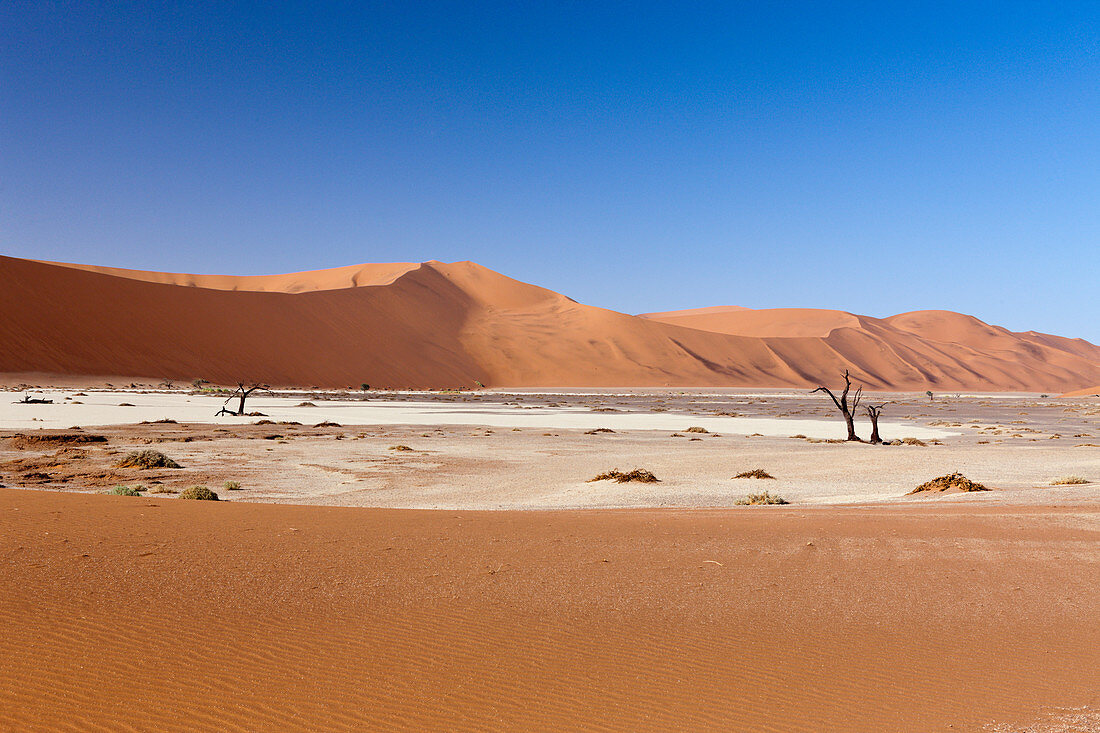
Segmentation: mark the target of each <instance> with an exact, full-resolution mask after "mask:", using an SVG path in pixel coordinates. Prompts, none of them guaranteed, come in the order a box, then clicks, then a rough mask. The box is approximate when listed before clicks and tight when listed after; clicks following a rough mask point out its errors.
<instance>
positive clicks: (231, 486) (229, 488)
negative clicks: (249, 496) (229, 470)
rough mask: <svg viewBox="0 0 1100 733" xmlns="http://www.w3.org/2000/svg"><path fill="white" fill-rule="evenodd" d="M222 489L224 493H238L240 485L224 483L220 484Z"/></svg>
mask: <svg viewBox="0 0 1100 733" xmlns="http://www.w3.org/2000/svg"><path fill="white" fill-rule="evenodd" d="M222 488H223V489H225V490H226V491H239V490H240V488H241V483H240V482H239V481H226V482H225V483H224V484H222Z"/></svg>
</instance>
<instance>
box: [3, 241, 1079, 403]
mask: <svg viewBox="0 0 1100 733" xmlns="http://www.w3.org/2000/svg"><path fill="white" fill-rule="evenodd" d="M0 310H2V311H3V313H4V314H5V318H4V319H3V320H2V321H0V375H5V376H6V381H7V383H12V382H13V379H12V376H13V375H28V374H38V375H44V379H43V380H42V382H44V383H56V381H57V380H58V379H59V378H66V377H81V378H84V377H100V378H107V379H106V381H112V382H114V380H115V377H117V376H118V375H122V377H123V378H125V380H126V381H124V382H123V384H127V383H129V382H130V381H142V382H148V381H149V380H154V381H157V380H161V379H164V378H169V379H174V380H177V381H186V382H189V381H191V380H193V379H199V378H201V379H206V380H209V381H211V382H214V383H217V384H235V383H236V382H237V381H239V380H256V381H261V382H267V383H270V384H274V385H278V386H284V387H289V386H299V387H311V386H315V385H317V386H322V387H329V388H336V387H358V386H359V385H360V384H363V383H366V384H370V385H372V386H375V387H389V388H405V387H418V388H440V387H452V388H457V387H465V388H472V387H475V386H476V385H477V384H479V383H480V384H483V385H487V386H498V387H512V388H515V387H532V386H541V387H545V386H554V387H625V386H650V387H669V386H692V387H705V386H714V387H719V386H725V387H806V386H816V385H817V384H820V383H823V382H833V381H835V379H836V377H837V375H838V374H839V373H841V372H842V371H843V370H844V369H846V368H851V369H852V370H853V371H854V372H855V373H856V374H857V376H858V377H859V380H860V382H861V383H862V384H864V385H865V386H866V387H867V388H869V389H880V390H912V391H924V390H926V389H932V390H933V391H935V392H940V391H958V390H980V391H1000V390H1004V391H1032V392H1049V393H1053V394H1060V393H1065V392H1068V391H1071V390H1076V389H1081V388H1084V387H1087V386H1089V385H1093V384H1097V383H1100V347H1097V346H1095V345H1093V344H1090V343H1088V342H1086V341H1082V340H1080V339H1068V338H1061V337H1057V336H1049V335H1045V334H1038V333H1033V332H1028V333H1013V332H1010V331H1007V330H1005V329H1003V328H999V327H995V326H990V325H988V324H985V323H982V322H981V321H979V320H978V319H976V318H973V317H970V316H964V315H960V314H955V313H947V312H941V311H926V312H918V313H908V314H902V315H898V316H893V317H891V318H887V319H876V318H868V317H865V316H857V315H854V314H850V313H839V312H835V311H806V310H800V309H782V310H780V311H751V310H747V309H740V310H739V309H730V308H725V309H717V310H716V311H715V310H713V309H711V310H708V309H704V310H703V311H702V312H698V311H697V312H689V313H686V314H680V315H676V314H668V313H666V314H660V320H658V319H657V318H654V317H646V318H641V317H637V316H631V315H626V314H623V313H616V312H614V311H610V310H606V309H603V308H597V307H593V306H588V305H583V304H580V303H577V302H575V301H573V300H571V299H569V298H567V297H566V296H564V295H561V294H558V293H555V292H552V291H550V290H546V289H544V288H540V287H537V286H535V285H529V284H526V283H522V282H519V281H517V280H513V279H511V278H508V277H505V276H504V275H501V274H498V273H496V272H493V271H491V270H488V269H486V268H484V267H481V266H479V265H476V264H474V263H471V262H456V263H441V262H427V263H423V264H419V265H411V264H407V263H396V264H383V265H357V266H352V267H346V268H338V269H336V270H324V271H318V272H312V273H294V274H290V275H279V276H258V277H231V276H203V275H175V274H167V273H149V272H138V271H129V270H118V269H111V268H101V267H91V266H74V265H60V264H54V263H44V262H36V261H30V260H21V259H15V258H10V257H0ZM32 383H38V382H32Z"/></svg>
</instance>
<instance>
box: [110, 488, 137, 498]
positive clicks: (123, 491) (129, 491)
mask: <svg viewBox="0 0 1100 733" xmlns="http://www.w3.org/2000/svg"><path fill="white" fill-rule="evenodd" d="M142 488H144V487H141V486H139V487H137V488H135V487H132V486H116V487H114V488H113V489H111V491H110V492H109V493H111V494H114V495H115V496H141V492H140V489H142Z"/></svg>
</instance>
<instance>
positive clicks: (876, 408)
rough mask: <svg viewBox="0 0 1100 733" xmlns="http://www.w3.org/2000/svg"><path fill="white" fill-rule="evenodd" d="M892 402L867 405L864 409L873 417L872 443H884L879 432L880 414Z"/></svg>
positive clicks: (868, 415)
mask: <svg viewBox="0 0 1100 733" xmlns="http://www.w3.org/2000/svg"><path fill="white" fill-rule="evenodd" d="M888 404H890V403H889V402H884V403H882V404H881V405H867V406H865V407H864V408H863V409H864V410H866V411H867V417H869V418H871V445H879V444H880V443H882V438H880V437H879V434H878V416H879V415H880V414H881V413H882V408H884V407H886V405H888Z"/></svg>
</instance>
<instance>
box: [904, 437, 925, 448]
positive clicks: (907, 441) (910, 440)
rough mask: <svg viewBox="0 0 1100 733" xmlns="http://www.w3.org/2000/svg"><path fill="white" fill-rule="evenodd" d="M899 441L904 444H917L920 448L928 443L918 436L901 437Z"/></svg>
mask: <svg viewBox="0 0 1100 733" xmlns="http://www.w3.org/2000/svg"><path fill="white" fill-rule="evenodd" d="M901 442H902V443H903V444H905V445H919V446H920V447H922V448H924V447H927V446H928V443H925V442H924V441H923V440H921V439H920V438H902V439H901Z"/></svg>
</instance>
